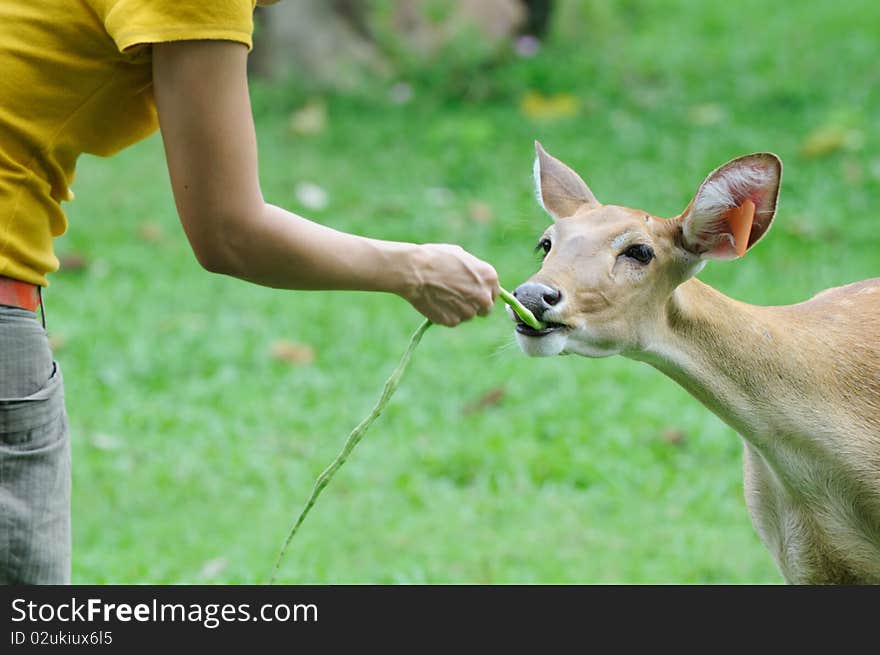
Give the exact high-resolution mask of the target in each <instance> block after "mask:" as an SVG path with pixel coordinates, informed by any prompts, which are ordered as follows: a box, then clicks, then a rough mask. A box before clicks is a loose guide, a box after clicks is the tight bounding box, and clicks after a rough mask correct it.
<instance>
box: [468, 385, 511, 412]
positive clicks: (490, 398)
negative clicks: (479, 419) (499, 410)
mask: <svg viewBox="0 0 880 655" xmlns="http://www.w3.org/2000/svg"><path fill="white" fill-rule="evenodd" d="M506 394H507V389H505V388H504V387H495V388H494V389H490V390H489V391H487V392H486V393H484V394H483V395H482V396H480V397H479V398H477V399H476V400H475V401H473V402H471V403H468V404H467V405H466V406H465V408H464V410H462V413H463V414H465V415H468V414H475V413H476V412H480V411H483V410H484V409H488V408H489V407H494V406H495V405H498V404H499V403H500V402H501V401H502V400H504V396H505V395H506Z"/></svg>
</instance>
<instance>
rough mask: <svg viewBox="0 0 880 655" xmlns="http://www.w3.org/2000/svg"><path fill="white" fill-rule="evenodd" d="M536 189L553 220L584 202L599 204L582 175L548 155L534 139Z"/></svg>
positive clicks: (566, 214)
mask: <svg viewBox="0 0 880 655" xmlns="http://www.w3.org/2000/svg"><path fill="white" fill-rule="evenodd" d="M535 192H536V193H537V195H538V202H539V203H541V206H542V207H543V208H544V210H545V211H546V212H547V213H548V214H550V216H552V217H553V220H554V221H558V220H559V219H560V218H565V217H566V216H571V215H572V214H574V213H575V212H576V211H577V210H578V209H580V208H581V207H583V206H584V205H588V206H596V207H598V206H599V202H598V201H597V200H596V198H595V196H594V195H593V192H592V191H590V188H589V187H588V186H587V185H586V184H585V183H584V181H583V180H582V179H581V178H580V176H579V175H578V174H577V173H575V172H574V171H573V170H571V169H570V168H569V167H568V166H566V165H565V164H563V163H562V162H561V161H559V160H558V159H556V157H552V156H551V155H548V154H547V153H546V152H545V151H544V148H542V147H541V144H540V143H538V142H537V141H535Z"/></svg>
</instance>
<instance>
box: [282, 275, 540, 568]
mask: <svg viewBox="0 0 880 655" xmlns="http://www.w3.org/2000/svg"><path fill="white" fill-rule="evenodd" d="M500 295H501V299H502V300H503V301H504V302H506V303H507V304H508V305H510V306H511V307H512V308H513V311H515V312H516V313H517V315H518V316H519V317H520V318H521V319H522V320H523V322H524V323H525V324H526V325H528V326H530V327H532V328H534V329H536V330H540V329H541V328H543V327H546V326H545V324H544V323H542V322H541V321H539V320H538V319H536V318H535V315H534V314H532V312H530V311H529V310H528V309H527V308H526V307H524V306H523V304H522V303H521V302H520V301H519V300H517V299H516V298H515V297H514V296H513V294H512V293H510V292H509V291H507V290H506V289H504V288H501V292H500ZM429 327H431V321H430V320H427V319H426V320H425V321H424V322H423V323H422V324H421V325H420V326H419V327H418V329H417V330H416V331H415V332H414V333H413V335H412V337H410V340H409V345H408V346H407V348H406V351H405V352H404V353H403V357H401V358H400V362H398V364H397V368H395V369H394V372H393V373H392V374H391V377H389V378H388V380H387V381H386V382H385V387H384V388H383V389H382V395H381V396H379V400H378V401H377V402H376V405H375V406H374V407H373V410H372V411H371V412H370V413H369V414H368V415H367V417H366V418H365V419H364V420H363V421H361V422H360V423H359V424H358V426H357V427H356V428H355V429H354V430H352V431H351V433H350V434H349V435H348V439H346V440H345V445H343V447H342V451H341V452H340V453H339V454H338V455H337V456H336V459H334V460H333V462H332V463H331V464H330V466H328V467H327V468H326V469H325V470H324V472H323V473H321V475H319V476H318V479H317V480H315V486H314V487H312V493H311V494H310V495H309V498H308V500H306V504H305V507H303V509H302V511H300V513H299V517H298V518H297V519H296V523H294V524H293V527H292V528H291V529H290V532H289V533H288V535H287V539H286V540H285V541H284V545H283V546H282V547H281V552H280V553H278V558H277V559H276V560H275V567H274V568H273V569H272V576H271V577H270V578H269V584H274V583H275V579H276V577H277V576H278V571H279V569H280V568H281V562H282V560H283V559H284V556H285V555H286V554H287V549H288V547H289V546H290V542H291V541H293V537H294V536H295V535H296V533H297V532H298V531H299V528H300V526H301V525H302V524H303V521H305V520H306V516H308V515H309V512H310V511H311V510H312V507H314V505H315V501H317V500H318V496H320V495H321V492H322V491H324V488H325V487H326V486H327V485H328V484H330V480H332V479H333V476H334V475H336V472H337V471H338V470H339V469H340V468H341V467H342V465H343V464H345V460H347V459H348V456H349V455H350V454H351V451H353V450H354V447H355V446H357V445H358V442H359V441H360V440H361V438H362V437H363V436H364V433H365V432H366V431H367V429H368V428H369V427H370V426H371V425H372V424H373V421H375V420H376V419H377V418H378V417H379V414H381V413H382V410H384V409H385V406H386V405H387V404H388V401H389V400H391V396H392V395H394V392H395V391H396V390H397V387H398V386H399V385H400V379H401V378H402V377H403V373H404V371H406V367H407V366H408V365H409V360H410V358H411V357H412V354H413V351H414V350H415V349H416V346H418V345H419V342H420V341H421V340H422V336H423V335H424V334H425V331H426V330H427V329H428V328H429Z"/></svg>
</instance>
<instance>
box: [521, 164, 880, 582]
mask: <svg viewBox="0 0 880 655" xmlns="http://www.w3.org/2000/svg"><path fill="white" fill-rule="evenodd" d="M538 165H539V170H538V171H536V172H539V173H540V175H536V179H537V180H538V182H539V194H540V185H547V186H548V188H549V189H552V190H553V191H554V192H553V193H547V194H545V195H544V196H543V197H542V196H540V195H539V198H541V200H542V202H543V203H544V205H545V208H546V209H547V211H548V212H549V213H550V214H551V215H553V216H554V217H555V218H557V219H558V220H557V222H556V224H555V225H553V226H552V227H551V228H550V229H549V230H548V231H547V232H546V233H545V237H546V238H548V239H550V240H551V241H552V247H551V249H550V252H549V254H548V256H547V258H546V259H545V262H544V265H543V266H542V268H541V270H540V271H539V272H538V273H537V274H536V275H535V276H534V277H533V278H532V280H531V281H530V282H534V283H540V284H544V285H547V286H550V287H553V288H555V289H557V290H559V291H560V292H561V294H562V298H563V300H562V302H560V303H559V304H558V305H554V306H553V307H549V308H547V309H546V311H545V312H544V314H543V316H539V318H541V319H542V320H544V321H548V322H551V323H558V324H561V325H563V326H565V327H564V328H561V329H559V330H557V331H555V332H554V333H553V334H551V335H547V336H541V337H532V336H528V335H525V336H521V337H520V345H521V347H522V348H523V349H524V350H525V351H526V352H527V353H529V354H532V355H552V354H557V353H575V354H582V355H586V356H591V357H597V356H605V355H609V354H623V355H625V356H627V357H630V358H632V359H636V360H640V361H645V362H647V363H649V364H651V365H652V366H654V367H656V368H657V369H659V370H661V371H662V372H664V373H665V374H666V375H668V376H669V377H670V378H672V379H673V380H675V381H676V382H678V383H679V384H680V385H681V386H683V387H684V388H685V389H686V390H687V391H688V392H690V393H691V394H692V395H693V396H694V397H695V398H697V399H698V400H699V401H700V402H701V403H703V404H704V405H705V406H706V407H708V408H709V409H710V410H712V411H713V412H714V413H715V414H717V415H718V416H719V417H721V418H722V419H723V420H724V421H725V422H726V423H728V424H729V425H730V426H731V427H733V428H734V429H735V430H736V431H737V432H738V433H739V434H740V435H741V436H742V438H743V440H744V446H745V448H744V455H743V473H744V482H745V496H746V504H747V507H748V510H749V513H750V515H751V517H752V522H753V524H754V526H755V529H756V530H757V532H758V534H759V535H760V536H761V538H762V540H763V541H764V543H765V544H766V545H767V547H768V549H769V550H770V552H771V553H772V554H773V556H774V557H775V559H776V561H777V564H778V565H779V568H780V570H781V572H782V574H783V576H784V577H785V579H786V580H788V581H789V582H793V583H874V584H880V278H875V279H871V280H865V281H862V282H856V283H854V284H850V285H847V286H844V287H838V288H834V289H828V290H826V291H823V292H821V293H819V294H818V295H816V296H815V297H814V298H812V299H810V300H808V301H806V302H802V303H799V304H796V305H788V306H781V307H757V306H753V305H748V304H745V303H741V302H738V301H736V300H733V299H731V298H728V297H726V296H724V295H723V294H721V293H719V292H718V291H716V290H714V289H712V288H711V287H709V286H707V285H705V284H703V283H702V282H700V281H698V280H696V279H694V278H692V277H691V276H692V275H693V273H694V271H695V270H697V269H698V268H700V263H701V262H700V260H701V259H705V258H710V257H712V256H722V255H723V256H729V254H730V253H731V252H732V250H733V248H732V240H731V242H730V243H728V241H727V240H726V237H725V234H726V233H725V229H727V228H726V227H725V224H724V216H725V214H724V206H723V205H719V198H720V199H721V200H724V199H725V198H727V197H728V196H727V195H725V191H726V190H730V192H731V193H730V194H729V198H730V202H732V203H737V202H743V200H742V199H743V198H745V199H752V198H756V199H758V201H759V202H760V203H762V204H761V207H762V212H763V213H762V215H761V218H760V221H758V220H756V226H755V227H754V228H753V231H752V234H751V238H750V239H749V247H751V246H752V245H754V243H755V242H756V241H757V240H758V239H760V238H761V237H762V236H763V235H764V233H765V232H766V231H767V229H768V228H769V225H770V221H772V218H773V213H774V212H775V204H776V195H777V194H778V188H779V176H780V174H781V167H780V166H779V164H778V159H776V158H775V156H773V155H769V154H766V153H760V154H757V155H750V156H748V157H746V158H740V159H738V160H735V161H733V162H730V163H728V164H726V165H725V166H724V167H721V168H719V169H716V171H715V172H713V173H712V174H711V175H710V176H709V177H708V178H707V180H706V181H705V182H704V183H703V185H701V187H700V189H699V190H698V192H697V196H695V199H694V201H692V202H691V204H690V205H689V206H688V209H686V210H685V212H683V214H682V215H681V216H678V217H676V218H674V219H668V220H663V219H659V218H657V217H655V216H652V215H650V214H646V213H645V212H642V211H637V210H633V209H628V208H625V207H615V206H610V205H601V204H600V203H599V202H598V201H596V200H595V197H594V196H593V195H592V193H591V192H590V191H589V189H587V188H586V185H585V184H583V181H582V180H580V178H579V177H578V178H577V180H578V181H580V184H581V185H583V188H582V189H580V190H578V187H577V184H575V183H574V182H573V179H572V175H576V174H574V173H573V171H571V169H569V168H568V167H566V166H565V165H564V164H562V163H561V162H559V161H558V160H555V159H553V158H552V157H550V156H549V155H547V154H546V153H545V152H544V151H543V150H541V149H540V148H539V149H538ZM747 167H748V168H747ZM746 168H747V170H746V172H745V174H743V175H741V176H739V177H737V175H738V171H740V170H745V169H746ZM559 180H561V181H562V182H563V183H564V187H565V193H564V194H561V193H558V191H557V190H558V189H559V188H560V184H559V183H558V181H559ZM744 180H745V181H747V182H748V183H749V184H751V185H752V186H747V185H746V184H745V182H743V181H744ZM554 181H557V182H554ZM737 184H739V185H740V186H737ZM707 187H708V188H710V189H711V194H714V195H709V196H701V195H700V194H701V193H702V191H703V189H705V188H707ZM719 190H721V193H718V192H719ZM554 196H561V197H563V198H562V200H560V202H559V206H554V205H553V197H554ZM578 199H580V204H579V205H578V204H577V203H578ZM573 203H574V204H575V206H576V207H579V208H578V209H577V210H576V211H574V213H573V215H572V210H571V207H572V204H573ZM695 203H696V206H697V207H698V209H699V208H700V207H704V208H705V207H708V208H709V209H704V210H703V211H704V213H711V211H716V214H715V215H713V216H711V217H708V218H707V217H706V216H695V215H694V214H692V213H691V212H692V208H693V207H694V206H695ZM548 205H549V206H548ZM716 206H720V209H717V210H715V207H716ZM710 219H711V220H710ZM688 221H690V222H688ZM719 225H720V227H718V226H719ZM709 230H712V231H709ZM694 235H696V236H694ZM631 243H639V244H647V245H650V247H651V248H652V249H653V252H654V253H655V257H654V259H653V260H651V262H650V263H647V264H640V263H638V262H636V261H633V260H632V258H629V257H627V256H625V255H624V254H622V253H623V252H625V250H626V248H627V247H628V245H629V244H631ZM704 244H709V245H705V246H704Z"/></svg>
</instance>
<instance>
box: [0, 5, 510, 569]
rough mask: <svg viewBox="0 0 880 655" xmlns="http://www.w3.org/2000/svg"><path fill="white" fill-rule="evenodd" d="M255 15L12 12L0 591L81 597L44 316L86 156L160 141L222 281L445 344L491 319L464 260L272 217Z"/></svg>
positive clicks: (2, 162) (2, 46)
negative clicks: (358, 301)
mask: <svg viewBox="0 0 880 655" xmlns="http://www.w3.org/2000/svg"><path fill="white" fill-rule="evenodd" d="M256 4H257V2H256V1H255V0H217V1H215V2H204V1H203V0H81V1H80V2H74V3H71V2H68V1H67V0H40V2H20V1H19V0H0V70H2V71H3V75H2V76H0V526H2V528H0V582H4V583H37V584H47V583H68V582H69V581H70V454H69V453H70V450H69V437H68V427H67V416H66V412H65V408H64V397H63V383H62V376H61V369H60V367H59V366H58V364H57V363H56V362H55V361H54V359H53V356H52V353H51V350H50V348H49V345H48V342H47V339H46V333H45V330H44V327H45V326H44V325H41V323H40V320H39V314H38V310H39V309H41V308H40V303H41V297H42V294H41V289H42V288H43V287H45V286H46V285H47V284H48V281H47V278H46V276H47V274H48V273H51V272H53V271H55V270H57V268H58V260H57V259H56V257H55V255H54V254H53V250H52V239H53V237H57V236H59V235H60V234H62V233H64V231H65V230H66V228H67V220H66V217H65V214H64V211H63V209H62V206H61V202H63V201H68V200H71V199H72V198H73V194H72V193H71V191H70V184H71V183H72V180H73V177H74V168H75V164H76V160H77V157H78V156H79V155H80V154H81V153H91V154H95V155H99V156H109V155H112V154H114V153H115V152H117V151H119V150H120V149H122V148H124V147H126V146H128V145H130V144H132V143H134V142H136V141H139V140H141V139H143V138H145V137H146V136H148V135H149V134H151V133H152V132H154V131H155V130H156V129H157V128H160V129H161V135H162V139H163V143H164V147H165V155H166V160H167V166H168V173H169V175H170V179H171V187H172V191H173V194H174V200H175V203H176V206H177V211H178V214H179V217H180V220H181V222H182V225H183V228H184V232H185V233H186V236H187V238H188V240H189V243H190V244H191V246H192V250H193V252H194V253H195V256H196V258H197V259H198V261H199V262H200V263H201V265H202V266H203V267H204V268H205V269H207V270H208V271H211V272H214V273H220V274H225V275H230V276H234V277H237V278H241V279H243V280H247V281H250V282H253V283H255V284H258V285H263V286H269V287H276V288H279V289H313V290H334V289H346V290H366V291H382V292H390V293H395V294H398V295H399V296H401V297H402V298H404V299H406V300H407V301H409V302H410V303H411V304H412V305H413V307H415V309H417V310H418V311H419V312H421V313H422V314H423V315H424V316H426V317H427V318H429V319H430V320H432V321H434V322H436V323H439V324H442V325H446V326H454V325H456V324H458V323H460V322H462V321H466V320H468V319H470V318H472V317H474V316H476V315H485V314H487V313H488V312H489V311H490V310H491V308H492V306H493V303H494V301H495V298H496V295H497V293H498V276H497V274H496V272H495V270H494V268H493V267H492V266H490V265H489V264H488V263H486V262H483V261H481V260H479V259H478V258H476V257H474V256H473V255H471V254H469V253H467V252H466V251H464V250H463V249H462V248H460V247H458V246H455V245H450V244H415V243H405V242H391V241H382V240H377V239H371V238H367V237H363V236H357V235H353V234H348V233H344V232H340V231H336V230H333V229H331V228H329V227H327V226H323V225H320V224H317V223H315V222H312V221H309V220H308V219H306V218H304V217H301V216H298V215H296V214H293V213H291V212H289V211H286V210H284V209H282V208H281V207H276V206H274V205H271V204H269V203H267V202H266V201H265V200H264V198H263V195H262V193H261V190H260V183H259V178H258V170H257V147H256V139H255V131H254V123H253V117H252V113H251V108H250V100H249V95H248V83H247V56H248V52H249V51H250V50H251V48H252V32H253V12H254V8H255V5H256ZM269 4H271V3H269Z"/></svg>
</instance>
